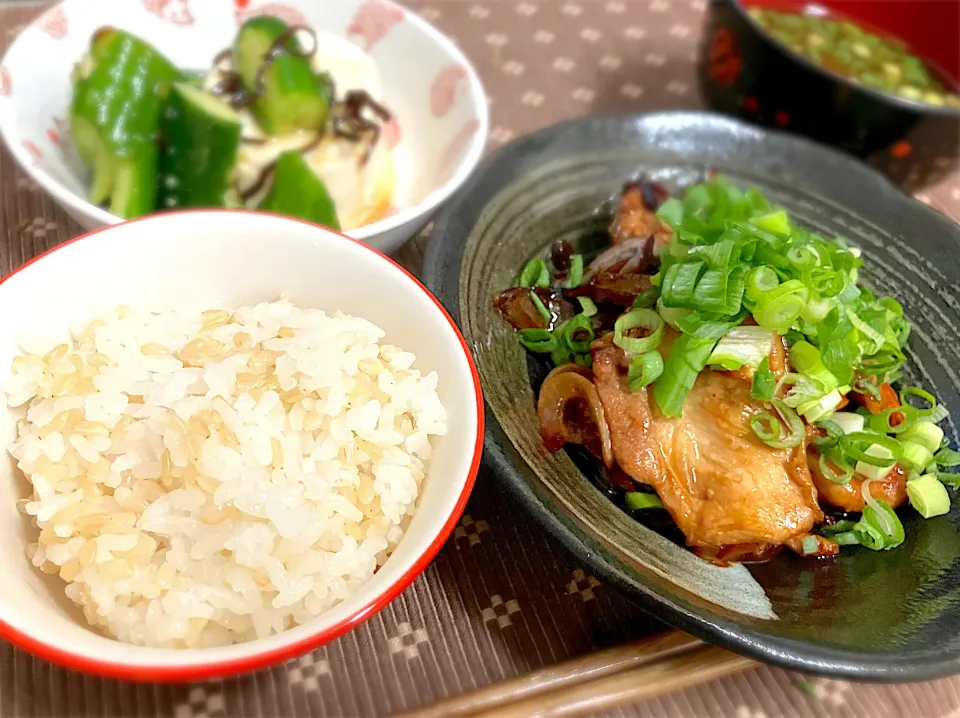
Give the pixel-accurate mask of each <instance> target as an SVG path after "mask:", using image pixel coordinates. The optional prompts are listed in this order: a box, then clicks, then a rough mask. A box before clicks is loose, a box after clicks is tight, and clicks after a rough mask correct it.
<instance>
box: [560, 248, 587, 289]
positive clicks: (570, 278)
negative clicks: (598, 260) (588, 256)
mask: <svg viewBox="0 0 960 718" xmlns="http://www.w3.org/2000/svg"><path fill="white" fill-rule="evenodd" d="M581 284H583V255H582V254H574V255H573V256H572V257H570V269H569V270H568V272H567V281H566V282H565V283H564V285H563V286H564V287H566V288H567V289H576V288H577V287H579V286H580V285H581Z"/></svg>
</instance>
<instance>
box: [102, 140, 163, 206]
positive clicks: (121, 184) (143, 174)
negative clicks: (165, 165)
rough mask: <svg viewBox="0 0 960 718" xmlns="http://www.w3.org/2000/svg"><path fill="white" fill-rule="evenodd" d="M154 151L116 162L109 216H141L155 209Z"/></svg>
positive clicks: (155, 159) (156, 153)
mask: <svg viewBox="0 0 960 718" xmlns="http://www.w3.org/2000/svg"><path fill="white" fill-rule="evenodd" d="M159 154H160V153H159V151H158V150H157V149H156V148H154V149H152V150H145V151H143V152H140V153H138V154H137V155H136V156H135V157H124V158H116V159H114V160H113V189H112V191H111V193H110V213H111V214H115V215H117V216H118V217H124V218H127V219H129V218H131V217H142V216H143V215H145V214H150V213H151V212H153V211H154V210H155V209H156V206H155V204H154V203H155V201H156V197H157V193H156V182H157V160H158V155H159Z"/></svg>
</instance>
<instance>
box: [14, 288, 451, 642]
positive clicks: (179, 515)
mask: <svg viewBox="0 0 960 718" xmlns="http://www.w3.org/2000/svg"><path fill="white" fill-rule="evenodd" d="M383 336H384V332H383V331H382V330H380V329H379V328H378V327H376V326H375V325H373V324H371V323H370V322H369V321H367V320H365V319H361V318H358V317H351V316H345V315H342V314H340V315H336V316H328V315H327V314H325V313H324V312H322V311H319V310H316V309H299V308H297V307H295V306H293V305H292V304H290V303H289V302H287V301H284V300H281V301H277V302H272V303H263V304H258V305H256V306H251V307H244V308H242V309H238V310H236V311H232V312H231V311H228V310H224V309H217V310H210V311H204V312H188V311H170V312H163V313H159V314H154V313H149V312H144V311H138V310H136V309H134V308H130V307H118V308H117V309H116V310H115V312H112V313H110V314H109V315H108V316H104V317H101V318H100V319H98V320H96V321H93V322H92V323H90V324H89V325H87V326H86V327H85V328H84V329H83V330H82V331H80V332H78V333H76V334H75V336H74V339H73V341H72V342H71V343H70V344H69V345H68V344H60V345H58V346H56V347H53V348H51V347H50V346H49V345H48V346H46V347H43V348H42V349H41V350H40V351H41V352H46V353H36V352H37V348H35V347H29V350H30V351H33V352H35V353H29V351H28V350H27V349H28V348H27V347H26V346H24V350H25V353H24V354H22V355H20V356H18V357H17V358H16V359H15V360H14V364H13V374H12V377H11V378H10V380H9V381H8V382H6V384H5V386H4V387H3V389H4V391H5V392H6V395H7V401H8V403H9V405H10V406H11V407H19V409H18V411H20V412H22V416H23V418H22V419H21V420H20V422H19V426H18V437H17V439H16V441H15V443H14V445H13V447H12V448H11V450H10V451H11V453H12V454H13V456H14V457H15V458H16V459H17V461H18V463H19V467H20V469H21V470H22V471H23V473H24V474H25V475H26V477H27V478H28V479H29V480H30V482H31V483H32V485H33V496H32V497H31V498H29V499H25V500H23V501H21V502H20V505H21V509H22V510H24V511H25V512H26V513H27V514H29V515H30V516H32V517H33V519H34V523H35V524H36V526H37V527H38V528H39V529H40V536H39V539H38V543H36V544H32V545H31V546H30V547H29V549H28V555H29V557H30V560H31V561H32V562H33V564H34V565H35V566H37V567H38V568H40V569H41V570H42V571H44V572H45V573H50V574H59V576H60V577H61V578H62V579H63V580H64V581H65V582H66V584H67V585H66V589H65V590H66V594H67V596H69V597H70V598H71V599H72V600H73V601H74V602H75V603H76V604H78V605H79V606H80V607H81V608H82V609H83V613H84V616H85V617H86V619H87V621H88V622H89V623H90V624H91V625H92V626H96V627H99V628H100V629H101V630H103V631H104V632H105V633H106V634H107V635H111V636H114V637H116V638H117V639H119V640H121V641H127V642H130V643H135V644H140V645H148V646H162V647H187V648H192V647H205V646H218V645H225V644H230V643H234V642H238V641H246V640H251V639H254V638H258V637H263V636H269V635H271V634H274V633H277V632H279V631H283V630H284V629H287V628H290V627H291V626H293V625H296V624H299V623H303V622H304V621H307V620H309V619H311V618H313V617H314V616H317V615H318V614H320V613H322V612H324V611H326V610H327V609H329V608H330V607H332V606H334V605H335V604H337V603H338V602H340V601H342V600H343V599H344V598H346V597H347V596H349V595H350V594H352V593H353V592H355V591H356V590H357V589H358V588H360V587H361V586H362V585H363V584H364V583H366V582H367V581H369V580H370V578H371V577H372V576H373V574H374V572H375V571H376V570H377V568H378V567H379V566H381V565H383V563H384V562H385V561H386V560H387V557H388V556H389V555H390V553H391V552H392V550H393V549H394V547H396V545H397V543H398V542H399V541H400V539H401V538H402V537H403V534H404V531H405V529H406V527H407V524H408V523H409V520H410V517H411V516H412V514H413V513H414V510H415V506H416V502H417V497H418V495H419V492H420V486H421V483H422V481H423V479H424V475H425V472H426V464H427V462H428V461H429V459H430V453H431V444H430V437H431V436H434V435H440V434H443V433H445V431H446V411H445V409H444V407H443V405H442V403H441V401H440V398H439V396H438V394H437V375H436V374H435V373H433V372H431V373H430V374H427V375H426V376H422V375H421V374H420V372H419V371H417V370H416V369H415V368H413V366H414V363H415V361H416V358H415V357H414V355H413V354H411V353H409V352H404V351H402V350H401V349H399V348H397V347H394V346H390V345H386V344H384V345H381V344H379V341H380V340H381V339H382V338H383Z"/></svg>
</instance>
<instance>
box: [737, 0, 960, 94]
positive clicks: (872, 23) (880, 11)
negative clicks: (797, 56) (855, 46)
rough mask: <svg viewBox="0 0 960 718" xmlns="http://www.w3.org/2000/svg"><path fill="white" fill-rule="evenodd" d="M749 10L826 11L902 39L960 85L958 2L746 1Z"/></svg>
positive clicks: (910, 0) (911, 0)
mask: <svg viewBox="0 0 960 718" xmlns="http://www.w3.org/2000/svg"><path fill="white" fill-rule="evenodd" d="M742 4H743V5H744V6H745V7H755V6H761V7H769V8H774V9H777V10H785V11H793V12H802V11H803V10H804V9H805V8H814V7H822V8H827V9H829V10H832V11H835V12H836V13H837V14H838V15H842V16H845V17H846V18H847V19H850V20H854V21H857V22H859V23H862V24H863V26H864V29H866V30H871V29H872V30H880V31H883V32H884V33H887V34H890V35H893V36H894V37H898V38H900V39H901V40H903V41H904V42H906V43H907V45H909V46H910V48H911V49H912V50H913V51H914V52H916V53H917V54H918V55H920V56H921V57H923V58H924V59H925V60H929V61H931V62H932V64H933V65H935V66H936V67H937V68H939V69H941V70H943V71H944V72H945V73H947V75H948V78H947V79H951V80H952V81H953V82H954V84H957V83H960V52H957V43H958V28H960V2H957V1H956V0H819V2H816V3H806V2H794V1H792V0H742Z"/></svg>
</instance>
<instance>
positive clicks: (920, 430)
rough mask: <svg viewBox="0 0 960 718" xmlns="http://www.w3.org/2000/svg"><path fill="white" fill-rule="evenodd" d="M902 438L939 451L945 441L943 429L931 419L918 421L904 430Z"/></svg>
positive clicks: (929, 449) (930, 449)
mask: <svg viewBox="0 0 960 718" xmlns="http://www.w3.org/2000/svg"><path fill="white" fill-rule="evenodd" d="M901 438H902V439H903V440H904V441H913V442H915V443H917V444H920V446H923V447H924V448H926V449H927V450H928V451H937V449H939V448H940V444H942V443H943V429H941V428H940V427H939V426H937V425H936V424H934V423H933V422H931V421H918V422H916V423H914V424H913V425H912V426H910V427H909V428H908V429H907V430H906V431H904V432H903V436H902V437H901ZM938 453H939V452H938Z"/></svg>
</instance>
